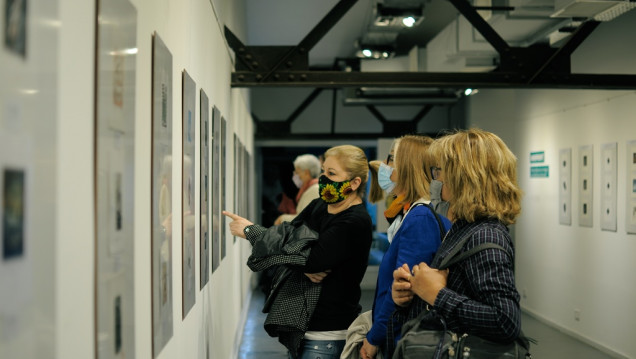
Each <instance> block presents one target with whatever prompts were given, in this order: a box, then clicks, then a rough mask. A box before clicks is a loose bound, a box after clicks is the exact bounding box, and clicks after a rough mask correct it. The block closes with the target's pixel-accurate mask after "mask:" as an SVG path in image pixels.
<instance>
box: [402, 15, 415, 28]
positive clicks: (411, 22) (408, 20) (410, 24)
mask: <svg viewBox="0 0 636 359" xmlns="http://www.w3.org/2000/svg"><path fill="white" fill-rule="evenodd" d="M402 23H403V24H404V26H406V27H413V25H415V18H414V17H413V16H408V17H405V18H404V19H402Z"/></svg>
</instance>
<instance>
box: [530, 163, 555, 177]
mask: <svg viewBox="0 0 636 359" xmlns="http://www.w3.org/2000/svg"><path fill="white" fill-rule="evenodd" d="M530 177H533V178H537V177H550V167H549V166H534V167H530Z"/></svg>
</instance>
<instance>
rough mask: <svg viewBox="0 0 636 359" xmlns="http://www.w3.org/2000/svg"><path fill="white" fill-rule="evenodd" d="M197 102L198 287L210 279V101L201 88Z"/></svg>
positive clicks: (201, 287)
mask: <svg viewBox="0 0 636 359" xmlns="http://www.w3.org/2000/svg"><path fill="white" fill-rule="evenodd" d="M200 98H201V99H200V102H199V112H200V117H199V123H200V124H199V143H200V146H199V151H200V153H199V168H200V176H199V197H200V200H199V216H200V218H199V219H200V224H201V229H200V230H199V262H200V264H199V288H200V289H203V287H204V286H205V285H206V284H207V283H208V281H209V279H210V231H209V228H210V226H209V220H210V133H209V129H210V102H209V100H208V96H207V95H206V94H205V91H203V89H201V93H200Z"/></svg>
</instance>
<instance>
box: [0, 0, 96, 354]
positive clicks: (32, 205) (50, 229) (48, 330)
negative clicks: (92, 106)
mask: <svg viewBox="0 0 636 359" xmlns="http://www.w3.org/2000/svg"><path fill="white" fill-rule="evenodd" d="M9 4H11V6H9ZM22 6H24V7H22ZM58 8H59V1H57V0H53V1H32V2H29V4H28V6H26V4H25V2H20V1H9V2H6V1H3V2H2V8H1V10H0V11H1V12H2V16H0V29H1V30H0V41H1V43H2V45H0V204H1V206H0V357H1V358H53V357H55V348H56V340H57V339H58V338H59V336H58V335H57V332H56V328H55V324H56V320H57V319H58V315H57V313H56V304H58V302H57V298H56V297H57V295H58V294H59V289H58V288H57V287H56V285H55V278H56V274H57V267H56V262H57V258H56V253H58V252H57V238H58V237H57V235H56V232H57V231H58V230H59V226H58V224H57V223H56V203H58V202H59V201H60V200H61V197H60V193H58V192H57V191H56V188H57V184H58V178H57V176H58V174H59V173H60V171H61V170H62V169H61V168H59V166H57V165H56V163H57V162H56V158H57V156H58V155H59V149H58V144H59V138H58V134H59V127H58V119H59V117H58V109H59V95H58V80H59V78H60V76H59V74H58V68H59V62H58V54H59V33H58V30H59V21H58V18H57V16H58ZM26 13H28V17H27V16H25V14H26ZM27 20H28V21H27ZM5 21H6V22H5ZM89 289H90V288H89Z"/></svg>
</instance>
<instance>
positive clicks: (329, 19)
mask: <svg viewBox="0 0 636 359" xmlns="http://www.w3.org/2000/svg"><path fill="white" fill-rule="evenodd" d="M357 1H358V0H340V1H338V3H337V4H336V5H335V6H334V7H333V8H332V9H331V10H330V11H329V12H328V13H327V14H326V15H325V16H324V17H323V18H322V20H320V22H319V23H318V24H317V25H316V26H315V27H314V28H313V29H312V30H311V31H310V32H309V33H308V34H307V35H306V36H305V38H303V39H302V40H301V41H300V43H299V44H298V45H296V46H246V45H245V44H243V42H241V41H240V40H239V39H238V38H237V37H236V35H234V34H233V33H232V31H231V30H230V29H229V28H228V27H227V26H225V30H224V32H225V38H226V40H227V43H228V45H229V46H230V48H231V49H232V50H234V53H235V54H236V55H237V56H236V57H237V61H236V65H235V67H236V71H241V70H247V71H257V70H258V71H259V74H258V80H259V81H267V80H268V79H269V78H270V77H274V78H278V76H279V74H278V73H276V72H277V71H279V70H281V69H284V70H295V69H307V68H308V67H309V50H311V49H312V48H313V47H314V46H316V44H317V43H318V42H319V41H320V40H321V39H322V38H323V37H324V36H325V34H326V33H327V32H329V30H331V28H333V26H334V25H335V24H336V23H337V22H338V21H339V20H340V19H341V18H342V17H343V16H344V15H345V14H346V13H347V11H349V9H351V8H352V7H353V5H355V3H356V2H357ZM260 69H262V70H260ZM272 75H273V76H272ZM292 80H293V78H292Z"/></svg>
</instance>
